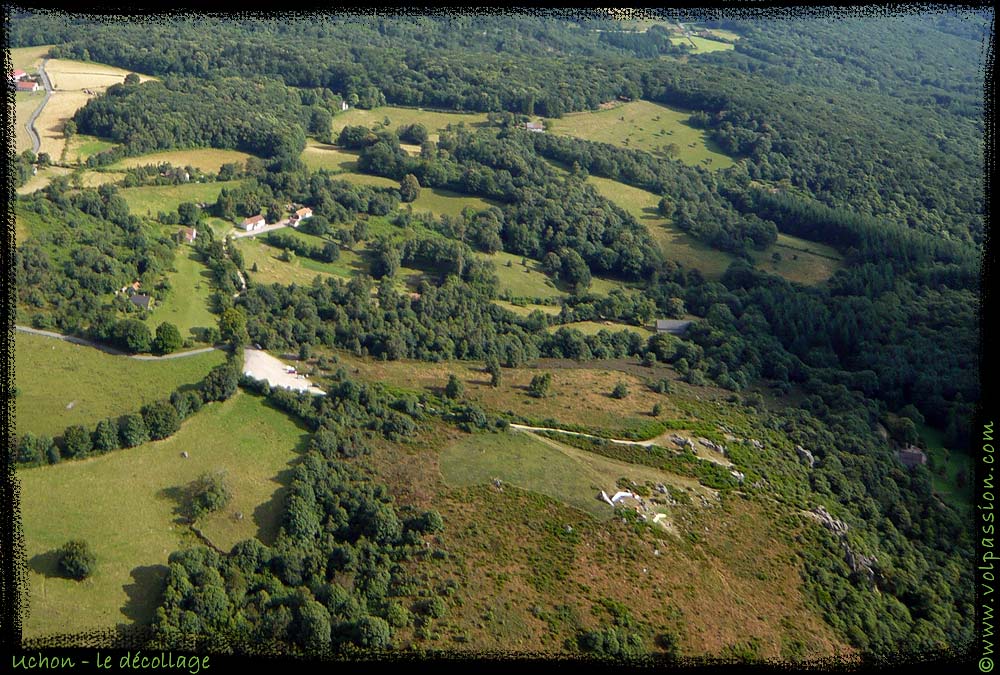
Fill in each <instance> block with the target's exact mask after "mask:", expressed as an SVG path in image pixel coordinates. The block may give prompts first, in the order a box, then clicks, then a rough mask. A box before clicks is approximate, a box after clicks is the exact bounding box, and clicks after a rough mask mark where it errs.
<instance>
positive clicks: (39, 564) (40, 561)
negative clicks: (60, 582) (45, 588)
mask: <svg viewBox="0 0 1000 675" xmlns="http://www.w3.org/2000/svg"><path fill="white" fill-rule="evenodd" d="M28 566H29V567H30V568H31V569H32V570H34V571H35V572H38V573H39V574H41V575H43V576H45V577H46V578H49V579H61V578H63V574H62V572H60V571H59V551H58V550H56V549H52V550H51V551H46V552H45V553H39V554H38V555H36V556H33V557H32V558H31V560H29V561H28Z"/></svg>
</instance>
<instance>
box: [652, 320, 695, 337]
mask: <svg viewBox="0 0 1000 675" xmlns="http://www.w3.org/2000/svg"><path fill="white" fill-rule="evenodd" d="M690 327H691V322H690V321H681V320H678V319H657V320H656V332H657V333H670V334H671V335H684V333H686V332H687V330H688V328H690Z"/></svg>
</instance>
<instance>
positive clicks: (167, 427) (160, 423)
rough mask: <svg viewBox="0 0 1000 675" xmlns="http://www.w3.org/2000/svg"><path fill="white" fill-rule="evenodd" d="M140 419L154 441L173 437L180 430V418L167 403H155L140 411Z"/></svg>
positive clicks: (175, 410)
mask: <svg viewBox="0 0 1000 675" xmlns="http://www.w3.org/2000/svg"><path fill="white" fill-rule="evenodd" d="M142 419H143V421H144V422H145V423H146V428H147V429H148V430H149V437H150V438H151V439H152V440H154V441H159V440H161V439H164V438H167V437H168V436H173V435H174V434H176V433H177V430H178V429H180V428H181V417H180V415H178V414H177V409H176V408H174V406H173V405H171V404H170V403H169V402H168V401H155V402H153V403H150V404H149V405H147V406H145V407H144V408H143V409H142Z"/></svg>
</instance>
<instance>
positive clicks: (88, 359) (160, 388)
mask: <svg viewBox="0 0 1000 675" xmlns="http://www.w3.org/2000/svg"><path fill="white" fill-rule="evenodd" d="M224 360H225V355H224V354H223V353H222V352H221V351H213V352H208V353H205V354H197V355H195V356H187V357H184V358H179V359H167V360H164V361H141V360H138V359H132V358H128V357H126V356H112V355H110V354H106V353H104V352H102V351H100V350H97V349H94V348H93V347H86V346H83V345H75V344H71V343H69V342H65V341H63V340H58V339H56V338H50V337H43V336H40V335H31V334H28V333H20V332H18V333H17V334H16V335H15V347H14V372H15V380H14V384H15V385H16V387H17V396H16V398H15V399H14V400H15V406H16V408H15V433H16V434H17V435H19V436H20V435H22V434H24V433H26V432H29V431H30V432H31V433H34V434H45V435H48V436H55V435H58V434H61V433H62V431H63V430H64V429H65V428H66V427H68V426H70V425H72V424H82V425H85V426H87V427H92V426H95V425H96V424H97V422H99V421H100V420H102V419H104V418H106V417H110V416H117V415H123V414H125V413H129V412H135V411H138V409H139V408H140V407H142V406H143V405H144V404H146V403H150V402H151V401H155V400H157V399H160V398H164V397H166V396H169V395H170V393H171V392H173V391H174V390H175V389H177V388H178V387H180V386H181V385H184V384H194V383H196V382H199V381H200V380H201V379H202V378H203V377H204V376H205V374H206V373H208V371H209V370H210V369H211V368H212V367H213V366H216V365H218V364H220V363H222V362H223V361H224Z"/></svg>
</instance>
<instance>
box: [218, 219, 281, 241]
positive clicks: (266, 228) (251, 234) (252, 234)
mask: <svg viewBox="0 0 1000 675" xmlns="http://www.w3.org/2000/svg"><path fill="white" fill-rule="evenodd" d="M283 227H288V223H287V222H281V223H274V224H273V225H265V226H264V227H262V228H260V229H259V230H253V231H252V232H234V233H233V234H231V235H229V236H230V237H232V238H233V239H242V238H243V237H256V236H257V235H258V234H267V233H268V232H274V231H275V230H280V229H281V228H283Z"/></svg>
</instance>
